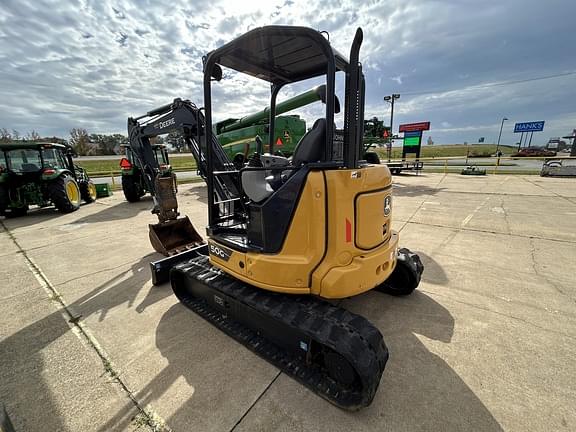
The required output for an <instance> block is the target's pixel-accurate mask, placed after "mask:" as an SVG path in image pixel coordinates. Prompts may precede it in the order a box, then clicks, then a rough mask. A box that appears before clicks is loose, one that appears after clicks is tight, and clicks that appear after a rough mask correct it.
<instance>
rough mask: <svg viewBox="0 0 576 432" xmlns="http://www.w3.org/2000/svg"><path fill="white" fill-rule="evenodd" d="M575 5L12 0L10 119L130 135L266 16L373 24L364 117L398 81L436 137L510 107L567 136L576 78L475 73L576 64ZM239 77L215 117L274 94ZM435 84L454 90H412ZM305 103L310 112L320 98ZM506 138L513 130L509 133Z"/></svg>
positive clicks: (345, 30) (5, 76)
mask: <svg viewBox="0 0 576 432" xmlns="http://www.w3.org/2000/svg"><path fill="white" fill-rule="evenodd" d="M575 13H576V6H575V5H573V4H572V3H569V2H567V3H565V4H563V5H562V6H559V3H551V2H535V1H534V2H531V7H530V8H528V7H526V6H525V4H524V2H521V1H520V0H514V1H510V2H505V3H502V2H499V1H496V0H487V1H486V2H482V3H481V4H479V3H477V2H475V1H471V0H470V1H469V0H465V1H460V2H450V1H436V2H425V1H423V0H418V1H412V2H408V3H407V2H405V1H400V0H388V1H369V2H359V1H355V2H354V1H349V0H342V1H327V0H278V1H269V2H250V1H247V2H239V1H237V0H214V1H212V2H200V1H190V0H173V1H171V2H170V3H165V2H162V3H161V2H152V1H149V0H78V1H64V0H62V1H49V0H3V2H2V8H0V99H1V100H2V104H1V105H0V127H7V128H16V129H18V130H20V132H21V133H25V132H26V131H28V130H30V129H36V130H39V131H40V132H41V133H42V134H44V135H53V134H57V135H67V133H68V130H69V129H70V128H72V127H79V126H80V127H86V128H87V129H89V131H91V132H121V133H125V127H126V126H125V124H126V118H127V117H128V116H131V115H137V114H139V113H143V112H145V111H147V110H149V109H151V108H154V107H155V106H157V105H162V104H165V103H167V102H168V101H170V100H172V99H173V98H175V97H182V98H187V99H191V100H192V101H194V102H196V103H197V104H198V105H202V96H203V92H202V71H201V69H202V60H201V58H202V55H204V54H205V53H207V52H209V51H210V50H212V49H214V48H216V47H218V46H220V45H222V44H223V43H226V42H228V41H229V40H231V39H233V38H234V37H236V36H238V35H240V34H242V33H244V32H245V31H247V30H249V29H251V28H254V27H256V26H261V25H269V24H286V25H304V26H309V27H312V28H315V29H318V30H326V31H328V32H329V34H330V40H331V42H332V43H333V45H334V46H335V47H336V48H337V49H338V50H339V51H341V52H342V53H344V54H347V53H348V51H349V46H350V43H351V41H352V38H353V36H354V32H355V29H356V28H357V27H358V26H361V27H363V29H364V44H363V47H362V50H361V60H362V63H363V66H364V72H365V74H366V78H367V99H366V101H367V106H366V117H367V118H368V117H371V116H373V115H377V116H379V117H382V116H384V117H385V118H386V119H387V118H388V116H389V107H388V105H385V104H384V102H383V101H382V97H383V96H384V95H385V94H390V93H392V92H399V93H401V94H404V93H406V95H403V96H402V97H401V99H400V100H399V101H397V105H396V108H395V116H397V120H395V124H396V125H398V124H400V123H401V122H409V121H418V120H431V121H432V128H433V130H432V131H431V133H434V136H435V140H436V141H437V142H440V141H441V140H442V139H443V138H444V137H446V139H449V140H454V141H458V140H461V141H462V140H471V139H470V138H468V136H467V134H468V133H472V130H473V129H470V128H480V130H488V129H489V127H488V126H483V125H492V124H493V123H494V124H495V123H498V122H499V120H498V119H499V118H501V117H502V116H504V115H506V116H508V117H509V118H511V119H513V118H516V117H517V118H518V120H535V119H545V120H547V128H548V127H550V132H549V133H550V135H562V134H564V133H566V132H568V131H569V130H571V129H572V128H573V127H576V124H575V125H571V123H570V122H571V119H574V118H575V117H576V115H575V113H574V107H573V102H572V101H573V100H574V99H575V97H576V85H574V84H575V80H576V78H574V77H566V78H563V79H555V80H548V81H542V82H535V83H527V84H521V85H514V86H507V87H498V88H496V87H495V88H478V87H477V85H476V84H479V83H489V82H496V81H503V80H509V79H515V78H518V77H530V76H538V75H543V74H544V75H545V74H547V73H554V72H558V71H562V70H570V69H572V70H573V69H574V68H575V65H574V63H573V58H572V57H571V56H569V55H568V53H569V52H571V51H570V50H571V49H573V46H572V44H571V43H570V37H569V36H568V35H571V34H573V22H572V18H571V17H573V16H574V14H575ZM512 14H514V16H515V18H516V19H514V20H511V19H510V16H511V15H512ZM228 77H229V79H228V80H226V83H225V88H226V92H224V91H222V88H224V85H222V86H220V85H219V86H218V88H216V86H215V94H214V103H215V105H216V106H217V116H216V118H224V117H226V116H241V115H245V114H247V113H249V112H250V111H255V110H259V109H261V108H262V107H263V106H264V105H265V104H266V103H267V100H268V97H269V89H268V87H267V85H266V84H265V83H263V82H260V81H258V80H255V79H252V78H249V77H243V76H240V75H238V74H235V73H234V74H229V75H228ZM311 86H312V85H311V84H310V83H306V84H303V85H302V86H299V87H298V86H296V88H295V89H292V91H296V90H302V91H303V90H306V89H308V88H310V87H311ZM430 89H432V90H434V89H445V91H441V92H439V93H432V94H421V95H414V96H409V95H408V94H407V93H410V92H422V91H425V90H430ZM287 95H288V93H287ZM340 96H341V97H342V98H343V95H340ZM298 112H299V113H300V114H302V115H303V116H305V117H306V118H307V119H313V118H316V117H319V116H321V115H322V107H321V106H320V105H315V106H311V107H307V108H306V109H302V110H299V111H298ZM444 125H448V126H444ZM490 127H491V126H490ZM434 128H436V132H435V131H434ZM564 129H566V130H564ZM505 138H507V139H510V140H512V139H513V138H514V137H513V135H511V134H510V133H509V132H506V133H505Z"/></svg>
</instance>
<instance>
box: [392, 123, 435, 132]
mask: <svg viewBox="0 0 576 432" xmlns="http://www.w3.org/2000/svg"><path fill="white" fill-rule="evenodd" d="M426 130H430V122H419V123H407V124H401V125H400V127H399V128H398V132H414V131H426Z"/></svg>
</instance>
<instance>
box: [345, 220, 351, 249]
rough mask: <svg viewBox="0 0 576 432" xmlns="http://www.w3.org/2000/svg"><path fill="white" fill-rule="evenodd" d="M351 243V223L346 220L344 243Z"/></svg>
mask: <svg viewBox="0 0 576 432" xmlns="http://www.w3.org/2000/svg"><path fill="white" fill-rule="evenodd" d="M350 242H352V223H350V221H349V220H348V219H346V243H350Z"/></svg>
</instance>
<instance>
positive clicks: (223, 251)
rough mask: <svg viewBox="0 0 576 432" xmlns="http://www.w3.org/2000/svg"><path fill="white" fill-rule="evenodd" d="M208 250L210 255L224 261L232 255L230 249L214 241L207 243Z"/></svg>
mask: <svg viewBox="0 0 576 432" xmlns="http://www.w3.org/2000/svg"><path fill="white" fill-rule="evenodd" d="M208 251H209V252H210V255H213V256H215V257H216V258H219V259H221V260H224V261H228V260H229V259H230V257H231V256H232V251H231V250H230V249H228V248H225V247H224V246H220V245H217V244H214V243H208Z"/></svg>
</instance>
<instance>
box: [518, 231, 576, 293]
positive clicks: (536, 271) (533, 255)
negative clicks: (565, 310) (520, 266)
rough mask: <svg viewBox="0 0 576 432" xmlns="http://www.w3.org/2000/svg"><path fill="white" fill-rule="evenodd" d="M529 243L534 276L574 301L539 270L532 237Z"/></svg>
mask: <svg viewBox="0 0 576 432" xmlns="http://www.w3.org/2000/svg"><path fill="white" fill-rule="evenodd" d="M529 243H530V259H531V262H532V270H533V271H534V273H535V274H536V276H538V277H539V278H540V279H543V280H544V281H545V282H546V283H548V285H550V286H551V287H552V288H554V289H555V290H556V291H557V292H558V293H560V294H561V295H563V296H565V297H568V298H569V299H570V300H571V301H572V302H574V303H576V299H574V298H573V297H572V296H570V295H569V294H568V293H567V292H566V291H564V290H563V289H562V288H560V286H559V285H558V284H557V283H554V282H552V280H550V278H548V277H547V276H546V275H544V274H543V273H542V272H541V271H540V269H539V268H538V261H537V260H536V245H535V244H534V239H533V238H530V239H529Z"/></svg>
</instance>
